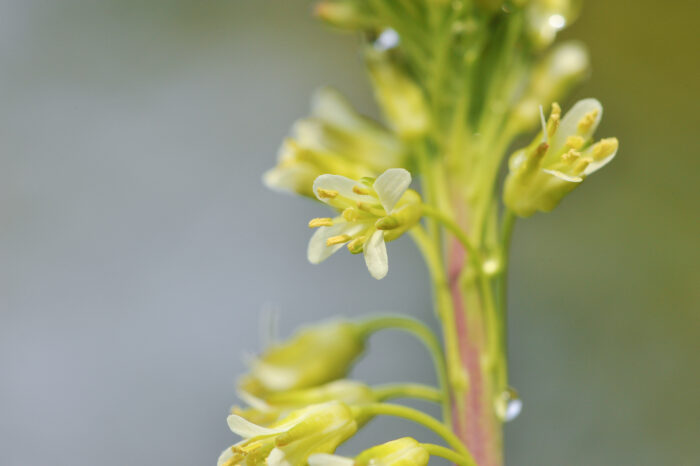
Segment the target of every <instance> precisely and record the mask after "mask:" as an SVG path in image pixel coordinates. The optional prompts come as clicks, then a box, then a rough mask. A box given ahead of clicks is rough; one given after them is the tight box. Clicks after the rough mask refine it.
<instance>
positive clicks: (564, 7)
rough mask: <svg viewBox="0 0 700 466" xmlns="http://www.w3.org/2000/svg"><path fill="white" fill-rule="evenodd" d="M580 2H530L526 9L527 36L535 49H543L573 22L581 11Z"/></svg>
mask: <svg viewBox="0 0 700 466" xmlns="http://www.w3.org/2000/svg"><path fill="white" fill-rule="evenodd" d="M580 3H581V2H580V0H530V2H529V4H528V5H527V7H526V25H527V29H528V35H529V37H530V40H531V41H532V43H533V45H534V46H535V48H538V49H544V48H545V47H547V46H548V45H549V44H551V43H552V42H553V41H554V38H555V37H556V35H557V32H558V31H559V30H561V29H564V28H565V27H566V26H568V25H569V24H571V23H572V22H574V21H575V20H576V18H577V16H578V14H579V11H580V9H581V4H580Z"/></svg>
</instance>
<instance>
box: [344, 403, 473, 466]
mask: <svg viewBox="0 0 700 466" xmlns="http://www.w3.org/2000/svg"><path fill="white" fill-rule="evenodd" d="M352 409H353V410H354V411H355V412H356V414H355V415H356V416H357V418H358V419H367V420H369V419H370V418H372V417H375V416H394V417H399V418H402V419H407V420H409V421H413V422H415V423H417V424H420V425H422V426H424V427H426V428H427V429H430V430H432V431H433V432H435V433H436V434H437V435H439V436H440V437H442V438H443V439H444V440H445V442H447V444H448V445H449V446H450V447H452V449H454V450H455V451H456V452H457V453H458V454H459V455H460V456H461V457H463V458H464V460H463V461H462V463H463V464H467V465H476V463H475V462H474V459H473V458H472V457H471V454H470V453H469V451H468V450H467V448H466V447H465V446H464V444H463V443H462V441H461V440H460V439H459V438H458V437H457V436H456V435H455V434H454V433H452V430H451V429H450V428H449V427H448V426H446V425H445V424H443V423H442V422H440V421H438V420H437V419H435V418H434V417H432V416H429V415H427V414H425V413H424V412H422V411H418V410H417V409H413V408H409V407H407V406H401V405H395V404H389V403H371V404H367V405H362V406H356V407H353V408H352ZM464 461H466V463H465V462H464Z"/></svg>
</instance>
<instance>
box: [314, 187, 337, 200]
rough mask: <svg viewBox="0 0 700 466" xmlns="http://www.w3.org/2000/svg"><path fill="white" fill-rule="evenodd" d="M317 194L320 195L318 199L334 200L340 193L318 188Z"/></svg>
mask: <svg viewBox="0 0 700 466" xmlns="http://www.w3.org/2000/svg"><path fill="white" fill-rule="evenodd" d="M316 193H317V194H318V197H319V198H320V199H333V198H334V197H336V196H337V195H338V191H336V190H334V189H323V188H318V189H317V190H316Z"/></svg>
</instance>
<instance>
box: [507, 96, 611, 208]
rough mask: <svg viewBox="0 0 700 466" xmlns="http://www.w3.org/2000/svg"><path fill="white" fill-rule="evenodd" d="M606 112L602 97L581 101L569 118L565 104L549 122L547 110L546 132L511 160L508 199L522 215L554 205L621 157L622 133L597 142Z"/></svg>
mask: <svg viewBox="0 0 700 466" xmlns="http://www.w3.org/2000/svg"><path fill="white" fill-rule="evenodd" d="M602 114H603V107H602V106H601V105H600V102H598V101H597V100H596V99H585V100H581V101H579V102H577V103H576V104H575V105H574V106H573V107H572V109H571V110H570V111H569V112H568V113H567V114H566V115H564V117H563V118H561V109H560V107H559V105H558V104H556V103H555V104H553V105H552V112H551V114H550V116H549V120H548V121H547V122H546V123H545V122H544V116H542V120H543V128H542V132H541V133H540V134H539V135H538V136H537V137H536V138H535V140H534V141H533V142H532V143H531V144H530V145H529V146H528V147H526V148H524V149H520V150H518V151H516V152H515V153H514V154H513V155H512V156H511V158H510V160H509V169H510V172H509V174H508V177H507V178H506V181H505V187H504V194H503V199H504V202H505V204H506V205H507V206H508V208H509V209H510V210H512V211H513V212H515V213H516V214H517V215H519V216H521V217H528V216H530V215H532V214H533V213H535V212H536V211H538V210H539V211H542V212H549V211H551V210H552V209H554V207H556V206H557V204H558V203H559V201H561V199H562V198H563V197H564V196H565V195H566V194H568V193H569V192H571V191H572V190H573V189H574V188H576V186H578V185H579V184H580V183H581V182H582V181H583V180H584V179H585V178H586V177H587V176H588V175H590V174H591V173H593V172H595V171H597V170H599V169H600V168H602V167H603V166H605V165H606V164H607V163H608V162H610V161H611V160H612V159H613V157H615V154H616V153H617V148H618V142H617V139H616V138H607V139H602V140H600V141H598V142H596V143H595V144H593V143H592V141H593V133H594V132H595V130H596V128H597V127H598V124H599V123H600V119H601V117H602Z"/></svg>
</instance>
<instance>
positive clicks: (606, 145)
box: [592, 138, 619, 162]
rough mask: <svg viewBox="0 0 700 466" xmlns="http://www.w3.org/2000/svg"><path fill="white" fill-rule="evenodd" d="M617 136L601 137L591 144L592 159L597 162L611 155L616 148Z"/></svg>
mask: <svg viewBox="0 0 700 466" xmlns="http://www.w3.org/2000/svg"><path fill="white" fill-rule="evenodd" d="M618 144H619V143H618V142H617V138H606V139H601V140H600V141H599V142H598V143H596V145H595V146H593V153H592V155H593V160H595V161H597V162H599V161H601V160H604V159H606V158H608V157H609V156H611V155H612V154H613V153H615V151H616V150H617V146H618Z"/></svg>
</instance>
